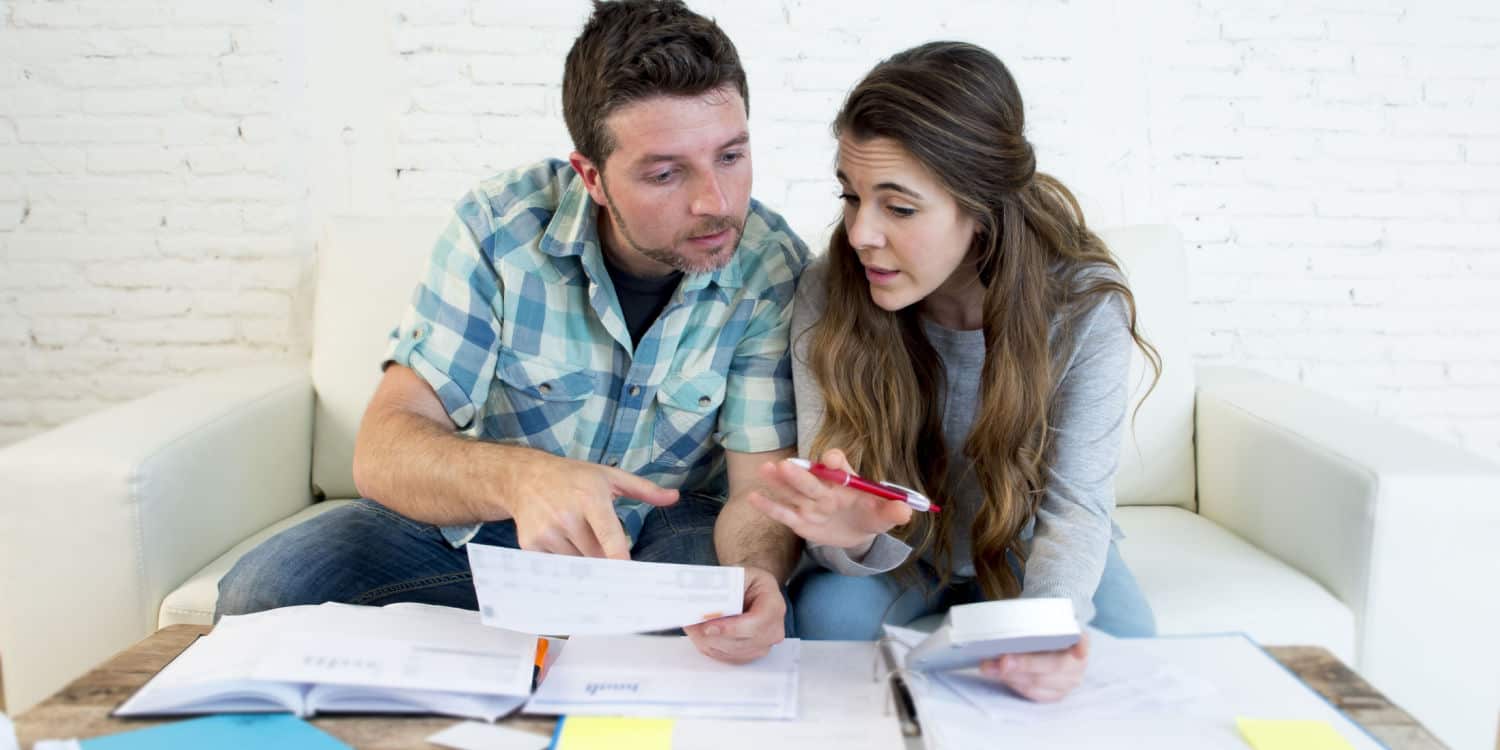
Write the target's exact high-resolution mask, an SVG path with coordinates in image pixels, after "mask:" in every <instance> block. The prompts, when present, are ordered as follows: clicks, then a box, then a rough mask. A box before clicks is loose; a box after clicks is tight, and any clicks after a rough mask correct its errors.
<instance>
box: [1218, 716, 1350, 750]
mask: <svg viewBox="0 0 1500 750" xmlns="http://www.w3.org/2000/svg"><path fill="white" fill-rule="evenodd" d="M1235 723H1237V724H1239V727H1240V734H1242V735H1244V736H1245V741H1246V742H1248V743H1250V746H1251V747H1253V748H1255V750H1353V746H1352V745H1350V744H1349V741H1348V740H1345V739H1344V738H1343V736H1342V735H1340V734H1339V733H1338V731H1337V730H1335V729H1334V728H1333V725H1331V724H1329V723H1328V722H1326V721H1282V720H1274V719H1246V718H1244V717H1240V718H1238V719H1235Z"/></svg>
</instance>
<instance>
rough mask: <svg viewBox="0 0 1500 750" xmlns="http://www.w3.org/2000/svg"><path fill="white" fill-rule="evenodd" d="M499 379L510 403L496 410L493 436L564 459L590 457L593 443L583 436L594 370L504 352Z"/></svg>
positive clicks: (501, 354) (491, 433)
mask: <svg viewBox="0 0 1500 750" xmlns="http://www.w3.org/2000/svg"><path fill="white" fill-rule="evenodd" d="M495 375H496V378H497V379H498V380H499V381H500V383H501V385H502V388H503V391H504V395H503V399H504V402H503V403H502V404H500V406H501V408H499V409H494V410H493V411H492V414H493V416H492V417H491V419H492V420H494V421H493V422H492V424H491V425H490V426H489V427H490V429H489V430H488V432H489V433H490V436H491V437H496V438H501V439H512V440H514V439H518V438H519V439H521V440H523V441H524V442H525V443H526V444H527V445H530V446H531V447H533V448H538V449H540V450H545V451H548V452H550V453H554V454H557V455H560V456H572V457H574V458H579V457H585V458H586V457H587V453H588V450H589V445H590V443H591V441H589V440H587V439H584V440H582V442H581V443H580V441H579V433H580V430H581V429H583V428H585V427H587V425H585V424H583V422H584V420H585V419H586V414H585V412H586V409H585V408H584V407H585V406H586V405H587V404H588V402H589V397H591V396H593V395H594V392H595V387H594V386H595V377H594V371H593V369H592V368H589V367H579V366H577V365H572V364H568V363H563V362H553V361H550V360H546V359H541V358H538V357H528V356H524V355H518V354H516V353H515V352H513V351H511V350H509V349H501V350H500V357H499V362H498V363H497V364H496V366H495Z"/></svg>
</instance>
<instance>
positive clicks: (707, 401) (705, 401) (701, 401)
mask: <svg viewBox="0 0 1500 750" xmlns="http://www.w3.org/2000/svg"><path fill="white" fill-rule="evenodd" d="M713 402H714V400H713V399H711V398H709V397H707V396H699V397H698V405H699V406H708V405H709V404H711V403H713Z"/></svg>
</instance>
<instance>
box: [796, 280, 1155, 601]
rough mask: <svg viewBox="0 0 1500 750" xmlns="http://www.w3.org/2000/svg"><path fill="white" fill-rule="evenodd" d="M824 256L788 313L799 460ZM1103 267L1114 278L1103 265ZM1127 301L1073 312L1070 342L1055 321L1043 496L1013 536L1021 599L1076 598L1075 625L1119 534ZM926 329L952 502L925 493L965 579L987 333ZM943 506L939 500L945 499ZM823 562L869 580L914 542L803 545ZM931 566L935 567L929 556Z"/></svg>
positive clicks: (969, 569) (810, 428)
mask: <svg viewBox="0 0 1500 750" xmlns="http://www.w3.org/2000/svg"><path fill="white" fill-rule="evenodd" d="M825 264H826V261H819V262H818V263H816V264H815V265H814V266H812V267H810V268H809V269H808V270H807V271H806V272H804V273H803V275H802V278H801V280H800V282H799V284H798V288H797V298H796V302H795V303H794V308H793V313H792V332H791V338H792V350H793V356H792V382H793V385H794V387H795V390H796V397H797V443H798V445H799V446H800V447H799V450H800V451H801V452H802V453H803V457H804V458H808V459H815V457H813V456H809V455H807V450H808V448H809V447H810V446H811V445H812V442H813V438H814V437H815V436H816V435H817V433H818V430H819V429H820V428H821V426H822V421H823V397H822V392H821V390H820V389H819V386H818V384H817V382H816V381H815V380H814V378H813V376H812V372H811V371H810V370H809V368H808V365H807V346H808V343H809V342H808V339H809V338H810V336H807V335H805V334H806V332H807V330H808V328H810V327H811V326H812V324H813V323H814V322H816V321H817V320H818V318H819V317H821V315H822V310H823V302H824V287H823V283H824V282H823V278H824V273H825ZM1101 272H1107V273H1109V274H1111V275H1113V274H1114V272H1113V271H1112V270H1109V269H1102V270H1101ZM1128 320H1129V319H1128V317H1127V314H1126V309H1125V303H1124V300H1123V299H1121V298H1120V297H1119V295H1110V296H1109V297H1107V298H1106V299H1105V301H1103V302H1101V303H1098V304H1096V305H1095V306H1094V307H1093V308H1091V309H1088V310H1085V311H1082V312H1080V313H1077V316H1076V318H1075V319H1074V321H1073V324H1072V330H1071V336H1070V338H1071V341H1070V342H1069V341H1062V340H1061V338H1062V335H1063V334H1062V328H1063V326H1062V322H1063V321H1062V320H1061V318H1059V319H1056V320H1054V321H1053V325H1052V343H1053V353H1054V357H1056V358H1057V362H1056V367H1055V368H1054V370H1055V371H1056V372H1058V373H1061V376H1060V377H1059V379H1058V382H1057V385H1056V386H1055V389H1054V392H1053V400H1052V404H1051V411H1050V412H1049V420H1050V421H1051V424H1052V428H1053V436H1052V444H1051V446H1050V448H1049V452H1048V456H1047V462H1046V466H1045V471H1046V476H1047V487H1046V494H1045V495H1044V496H1043V499H1042V502H1041V504H1040V506H1039V507H1038V509H1037V513H1036V516H1035V517H1034V518H1033V519H1032V520H1031V521H1030V522H1028V524H1027V526H1026V528H1025V529H1024V530H1023V531H1022V539H1023V540H1028V541H1027V544H1028V545H1029V549H1028V554H1027V561H1026V570H1025V576H1024V585H1023V587H1022V592H1021V596H1025V597H1041V596H1062V597H1067V598H1069V599H1071V600H1072V601H1073V607H1074V610H1075V612H1076V614H1077V615H1078V619H1079V621H1081V622H1085V623H1086V622H1088V621H1090V620H1092V619H1093V616H1094V608H1093V603H1092V600H1093V595H1094V590H1095V589H1097V588H1098V586H1099V578H1100V576H1101V575H1102V574H1103V572H1104V560H1105V557H1106V555H1107V554H1108V551H1109V544H1110V541H1111V539H1112V538H1118V537H1119V535H1120V534H1119V529H1118V527H1116V526H1115V525H1114V524H1113V522H1112V521H1111V520H1110V513H1111V512H1112V511H1113V510H1114V506H1115V493H1114V477H1115V471H1116V469H1117V467H1118V462H1119V452H1120V439H1121V436H1122V430H1123V428H1124V424H1125V416H1126V402H1127V400H1128V398H1129V396H1128V388H1127V387H1126V385H1127V384H1126V381H1127V379H1128V372H1129V366H1130V350H1131V347H1132V346H1134V342H1133V341H1132V339H1131V337H1130V331H1129V327H1128ZM923 330H924V331H925V332H926V334H927V337H928V340H929V341H930V342H931V343H932V345H933V348H934V349H936V350H937V353H938V356H939V358H941V359H942V362H943V367H944V369H945V374H946V380H947V393H946V394H945V398H944V409H943V440H944V442H945V444H946V446H947V450H948V461H949V477H948V487H949V488H950V495H951V496H950V497H947V498H933V501H934V502H937V503H938V504H940V505H943V512H944V513H953V514H955V515H954V518H953V519H951V523H952V526H951V527H950V528H952V529H953V530H954V531H955V533H953V534H952V536H951V537H950V541H951V548H952V558H951V560H952V563H953V564H952V568H951V569H952V570H953V571H954V572H955V574H956V575H958V576H960V577H966V576H973V575H974V563H973V558H972V552H971V546H970V535H969V529H970V528H971V526H972V524H973V520H974V518H975V516H976V513H977V510H978V508H979V507H980V505H981V503H983V502H984V495H983V492H982V491H981V490H980V487H979V483H978V480H977V479H976V478H975V476H974V472H973V466H972V464H970V463H969V461H968V459H967V458H965V457H964V455H963V447H964V443H965V441H966V440H967V439H968V435H969V430H970V428H971V426H972V424H973V417H974V406H973V405H974V404H976V403H978V400H979V399H978V397H979V385H980V382H979V381H980V376H981V374H982V372H983V366H984V332H983V331H979V330H974V331H958V330H953V329H949V328H943V327H942V326H939V325H937V324H935V323H933V322H931V321H928V320H924V321H923ZM945 501H946V502H945ZM808 552H809V554H810V555H811V556H812V557H813V559H815V560H816V561H818V562H819V563H821V564H822V565H823V566H825V567H827V568H829V569H831V570H834V571H837V572H840V573H843V574H845V575H872V574H876V573H885V572H888V571H891V570H894V569H895V568H897V567H898V566H900V565H901V564H902V563H903V562H905V561H906V558H907V557H908V556H909V555H910V553H911V548H910V547H908V546H907V545H906V544H904V543H902V542H901V541H899V540H897V539H895V538H894V537H891V536H889V535H881V536H880V537H877V538H876V540H875V544H874V545H872V546H871V548H870V549H869V551H867V552H866V553H865V554H864V555H863V557H862V558H861V559H859V560H853V559H851V558H850V557H849V555H848V554H847V553H846V552H845V551H844V550H843V549H841V548H838V547H826V546H822V545H816V544H813V545H809V546H808ZM927 559H928V561H929V562H932V559H931V552H930V551H929V552H928V558H927Z"/></svg>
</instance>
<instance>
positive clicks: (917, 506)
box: [787, 458, 942, 513]
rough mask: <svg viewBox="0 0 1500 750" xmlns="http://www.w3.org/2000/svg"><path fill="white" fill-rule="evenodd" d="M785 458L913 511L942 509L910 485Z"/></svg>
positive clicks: (825, 476)
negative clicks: (898, 503)
mask: <svg viewBox="0 0 1500 750" xmlns="http://www.w3.org/2000/svg"><path fill="white" fill-rule="evenodd" d="M787 460H788V461H790V462H791V463H792V465H793V466H799V467H801V468H804V469H807V470H808V471H810V472H812V475H813V476H815V477H817V478H819V479H821V480H823V481H825V482H833V483H834V484H841V485H843V486H845V487H850V488H853V489H856V490H859V491H860V492H864V493H867V494H870V495H874V496H875V497H880V498H885V499H886V500H895V501H897V502H902V503H906V504H907V505H910V506H911V509H912V510H915V511H929V510H930V511H932V512H933V513H937V512H939V511H941V510H942V508H939V507H938V506H937V504H936V503H934V502H932V501H931V500H928V499H927V496H926V495H923V494H922V493H920V492H917V491H916V490H914V489H911V488H910V487H902V486H901V485H899V484H895V483H893V482H871V481H870V480H868V479H860V478H859V477H858V476H855V475H854V474H850V473H849V472H847V471H843V470H841V469H832V468H829V467H827V466H824V465H823V464H815V463H813V462H811V461H808V460H807V459H804V458H789V459H787Z"/></svg>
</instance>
